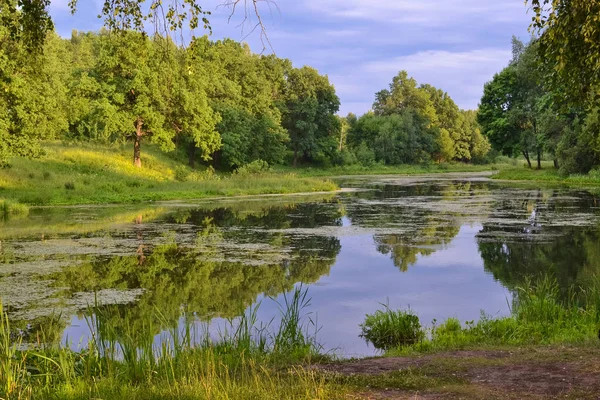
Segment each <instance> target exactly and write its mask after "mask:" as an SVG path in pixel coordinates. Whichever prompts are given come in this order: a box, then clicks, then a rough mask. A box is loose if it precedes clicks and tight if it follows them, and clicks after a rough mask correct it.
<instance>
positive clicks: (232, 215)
mask: <svg viewBox="0 0 600 400" xmlns="http://www.w3.org/2000/svg"><path fill="white" fill-rule="evenodd" d="M337 179H338V181H339V183H340V185H341V187H343V188H344V190H343V191H341V192H339V193H335V194H325V195H324V194H314V195H298V196H264V197H248V198H243V199H213V200H204V201H197V202H190V201H186V202H177V201H173V202H162V203H154V204H153V203H150V204H138V205H132V206H79V207H51V208H50V207H49V208H32V209H31V212H30V214H29V216H28V217H25V218H21V219H11V220H7V221H3V222H0V297H1V299H2V301H3V303H4V308H5V310H6V311H7V312H8V314H9V318H10V320H11V323H12V326H13V328H14V329H15V330H17V331H18V332H19V333H20V334H22V335H23V336H24V339H25V340H26V341H36V340H40V339H39V338H40V336H43V339H42V340H61V341H63V342H64V343H69V345H70V346H72V347H74V348H77V347H78V346H82V345H85V342H86V341H87V340H88V339H89V338H90V334H91V331H90V327H89V324H88V321H89V320H90V312H91V311H90V306H91V305H96V306H97V307H99V308H100V309H102V310H103V313H104V315H105V316H107V318H111V319H113V320H114V321H116V323H118V324H122V326H123V327H124V328H125V327H127V328H128V329H136V330H141V331H143V330H149V331H150V332H151V333H152V334H154V335H156V337H160V333H161V331H166V330H169V329H170V328H172V327H173V326H177V325H178V324H181V322H182V318H183V316H184V315H185V318H190V317H191V318H193V319H194V320H195V321H198V322H197V323H198V324H204V325H206V326H208V327H209V328H208V329H210V330H212V331H213V332H214V331H215V330H218V329H219V326H220V324H222V323H223V321H224V320H226V319H228V318H234V317H236V316H239V315H240V314H241V313H243V312H244V311H245V310H247V309H248V308H249V307H252V306H253V305H254V306H255V305H256V304H257V303H260V306H259V307H258V311H257V316H258V320H259V322H262V323H263V324H267V323H269V322H270V321H271V320H272V318H273V317H276V316H277V315H278V303H279V304H281V303H282V302H283V301H284V297H283V296H284V293H289V292H290V291H291V290H292V289H293V288H294V287H298V285H300V284H301V283H302V284H303V287H306V288H307V290H308V296H309V297H310V298H311V301H310V305H309V306H308V307H307V308H306V309H305V310H304V311H305V312H306V313H307V319H308V318H310V320H311V321H314V323H315V326H316V327H319V330H318V334H317V335H318V340H319V342H320V343H321V344H322V345H323V346H324V349H325V350H331V351H335V353H336V354H338V355H340V356H346V357H348V356H365V355H372V354H376V351H375V350H374V349H373V347H372V346H369V345H368V344H367V343H365V342H364V340H363V339H361V338H360V337H359V336H358V335H359V333H360V327H359V324H360V323H361V322H363V320H364V317H365V314H367V313H372V312H374V311H375V310H377V309H380V308H382V307H383V306H382V304H386V305H389V306H390V307H392V308H408V307H410V308H411V309H412V310H414V311H415V312H416V313H417V315H418V316H419V317H420V320H421V323H422V324H424V325H426V326H430V325H431V323H432V321H433V320H437V321H441V320H444V319H446V318H448V317H457V318H459V319H460V320H462V321H468V320H474V319H478V318H479V317H480V315H481V313H485V314H486V315H490V316H501V315H507V314H509V313H510V305H511V299H512V297H513V295H514V293H515V291H516V290H517V288H518V287H519V286H520V285H521V284H522V283H523V282H524V280H525V279H527V277H531V276H539V275H547V274H550V275H552V276H554V277H556V279H557V280H558V283H559V285H560V288H561V291H563V293H565V295H566V293H567V292H568V290H569V288H570V287H572V286H578V285H585V284H586V282H587V281H588V280H589V279H590V277H591V276H592V275H593V274H594V273H600V240H599V238H600V229H599V227H600V225H599V223H598V222H599V216H600V210H599V204H598V197H597V196H596V195H595V194H593V193H591V192H588V191H586V190H581V189H571V188H566V187H539V186H536V185H534V184H531V183H530V184H519V183H506V182H498V181H494V180H491V179H489V176H488V175H487V174H446V175H434V176H413V177H397V176H379V177H372V176H369V177H347V178H337ZM149 316H154V317H151V318H153V319H154V323H153V324H151V325H148V324H147V323H146V322H144V321H147V320H148V317H149ZM211 321H212V322H211ZM271 323H274V324H276V323H277V322H276V319H275V320H273V322H271ZM124 328H123V329H124Z"/></svg>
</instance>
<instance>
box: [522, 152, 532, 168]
mask: <svg viewBox="0 0 600 400" xmlns="http://www.w3.org/2000/svg"><path fill="white" fill-rule="evenodd" d="M523 156H524V157H525V160H527V165H529V168H531V159H530V158H529V152H528V151H527V150H523Z"/></svg>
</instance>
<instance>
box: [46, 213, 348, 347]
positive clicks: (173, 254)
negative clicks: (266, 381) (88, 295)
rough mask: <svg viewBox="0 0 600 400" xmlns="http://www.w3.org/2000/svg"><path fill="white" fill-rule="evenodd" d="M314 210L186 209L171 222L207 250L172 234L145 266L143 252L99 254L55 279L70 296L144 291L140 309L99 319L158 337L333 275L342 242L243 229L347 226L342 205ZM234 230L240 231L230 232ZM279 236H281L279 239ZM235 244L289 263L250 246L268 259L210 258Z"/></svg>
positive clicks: (249, 255)
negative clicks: (275, 251)
mask: <svg viewBox="0 0 600 400" xmlns="http://www.w3.org/2000/svg"><path fill="white" fill-rule="evenodd" d="M315 208H316V211H315V210H312V209H311V208H310V205H307V206H304V205H303V206H302V207H299V208H289V207H288V208H281V207H270V208H265V209H261V210H259V211H258V212H255V213H252V214H243V213H236V212H233V211H231V210H227V209H221V208H220V209H214V210H190V211H185V212H182V213H178V214H177V215H175V216H173V219H172V221H173V222H174V221H179V222H178V223H185V224H189V225H192V226H194V227H196V232H197V235H198V240H197V241H198V242H200V243H201V244H202V247H201V250H202V251H199V250H198V247H197V246H193V245H192V246H190V245H189V243H188V244H181V243H177V242H176V241H175V237H173V238H172V239H171V240H170V241H169V242H168V243H166V244H163V245H160V246H156V247H154V248H153V249H149V248H148V247H145V249H144V259H143V262H140V256H139V254H132V255H131V256H120V257H101V256H98V257H95V258H94V259H93V260H92V261H90V262H88V263H85V264H84V265H78V266H75V267H70V268H64V269H63V270H62V271H61V272H59V273H57V274H55V275H54V276H53V277H52V278H53V279H55V280H56V285H58V286H65V287H68V290H67V291H66V292H65V293H64V295H65V296H69V295H72V294H74V293H77V292H91V291H97V290H101V289H107V288H111V289H121V290H127V289H135V288H143V289H145V292H144V293H143V294H142V295H141V297H140V298H139V300H138V301H137V302H135V303H133V304H126V305H107V306H102V310H103V312H101V313H100V314H101V315H102V318H104V320H105V322H108V321H110V325H113V326H117V327H118V330H120V331H122V332H123V333H124V332H139V335H142V336H143V337H147V336H148V333H149V330H150V331H153V332H154V333H158V332H159V331H160V330H161V329H165V328H167V327H169V326H170V327H172V326H176V324H177V321H178V320H179V318H180V316H181V315H182V311H183V310H185V311H187V313H192V314H193V315H195V316H197V317H199V318H202V319H210V318H212V317H217V316H218V317H226V318H229V317H234V316H237V315H240V314H241V313H242V312H243V310H244V309H246V308H247V307H248V306H249V305H251V304H253V303H254V302H255V301H256V300H257V298H258V296H259V295H261V294H266V295H270V296H276V295H278V294H280V293H282V292H284V291H288V290H290V289H291V288H292V287H293V285H294V284H295V283H298V282H304V283H312V282H315V281H316V280H318V279H319V278H320V277H321V276H322V275H325V274H328V273H329V269H330V268H331V266H332V265H333V263H334V262H335V259H336V257H337V255H338V253H339V251H340V249H341V245H340V243H339V240H338V239H337V238H335V237H328V236H315V235H294V234H290V235H285V236H283V233H275V234H272V235H271V236H264V237H262V238H259V237H258V236H257V235H256V233H257V232H260V231H256V232H250V233H249V232H245V231H244V228H248V229H256V228H261V227H262V228H268V229H288V228H290V227H305V226H307V225H309V226H319V225H338V224H340V216H339V211H338V210H337V207H320V206H319V205H315ZM184 213H185V214H184ZM228 227H231V228H235V229H225V228H228ZM252 234H253V235H254V236H252ZM273 235H276V236H280V237H279V238H278V239H277V240H274V238H273V237H272V236H273ZM136 238H137V239H138V240H140V238H139V237H138V236H136ZM232 240H233V241H236V243H237V242H244V241H250V240H261V241H264V240H267V241H268V244H269V246H272V247H273V246H275V245H277V246H280V249H281V251H283V250H284V247H285V249H287V252H288V254H287V255H286V258H285V260H284V261H281V260H280V259H277V260H269V259H268V257H267V258H266V259H264V257H262V256H261V255H255V254H253V253H254V252H255V250H253V247H246V248H243V251H244V257H245V259H248V260H253V261H257V260H261V258H262V262H260V263H257V262H253V263H248V262H244V260H240V261H237V260H236V261H228V260H227V258H226V257H225V259H223V257H221V259H220V260H219V259H216V258H215V257H211V256H212V255H220V252H221V251H220V247H219V246H220V245H221V244H222V242H223V241H232ZM275 248H276V247H275ZM211 251H212V254H211V253H210V252H211ZM257 251H258V250H257ZM255 256H256V257H255ZM150 333H151V332H150ZM136 335H138V333H136Z"/></svg>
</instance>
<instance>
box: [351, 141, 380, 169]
mask: <svg viewBox="0 0 600 400" xmlns="http://www.w3.org/2000/svg"><path fill="white" fill-rule="evenodd" d="M354 155H355V156H356V160H357V161H358V162H359V163H360V164H361V165H363V166H365V167H370V166H371V165H373V164H375V152H374V151H373V150H372V149H371V148H370V147H369V146H367V145H366V144H365V143H364V142H362V143H361V144H360V145H359V146H358V147H357V148H356V149H355V150H354Z"/></svg>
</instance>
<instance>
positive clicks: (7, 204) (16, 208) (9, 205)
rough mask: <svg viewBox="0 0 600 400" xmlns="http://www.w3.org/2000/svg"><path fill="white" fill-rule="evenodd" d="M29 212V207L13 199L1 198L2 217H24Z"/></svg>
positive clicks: (0, 215) (0, 212) (0, 209)
mask: <svg viewBox="0 0 600 400" xmlns="http://www.w3.org/2000/svg"><path fill="white" fill-rule="evenodd" d="M28 214H29V207H28V206H26V205H25V204H21V203H18V202H15V201H12V200H4V199H0V218H3V219H8V218H12V217H24V216H27V215H28Z"/></svg>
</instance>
